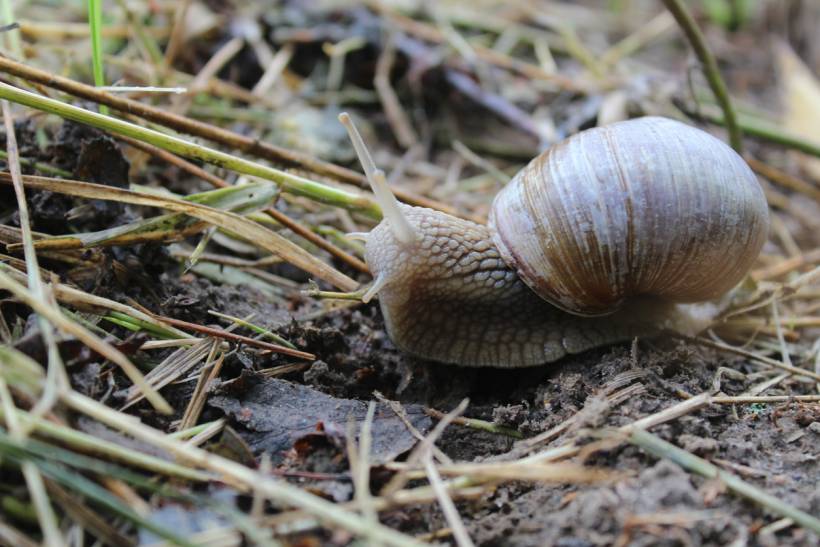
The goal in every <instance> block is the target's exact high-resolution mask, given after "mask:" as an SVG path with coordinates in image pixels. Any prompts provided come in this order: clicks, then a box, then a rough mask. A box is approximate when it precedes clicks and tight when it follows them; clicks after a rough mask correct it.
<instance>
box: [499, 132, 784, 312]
mask: <svg viewBox="0 0 820 547" xmlns="http://www.w3.org/2000/svg"><path fill="white" fill-rule="evenodd" d="M768 224H769V221H768V206H767V204H766V199H765V197H764V195H763V191H762V189H761V188H760V185H759V184H758V182H757V179H756V178H755V176H754V174H753V173H752V171H751V170H750V169H749V167H748V166H747V165H746V163H745V162H744V161H743V159H742V158H741V157H740V156H738V155H737V154H736V153H735V152H734V151H733V150H732V149H731V148H729V147H728V146H727V145H726V144H725V143H723V142H722V141H720V140H718V139H716V138H715V137H713V136H711V135H709V134H708V133H706V132H704V131H701V130H699V129H696V128H694V127H690V126H688V125H685V124H683V123H680V122H676V121H674V120H669V119H666V118H657V117H648V118H638V119H634V120H629V121H625V122H619V123H615V124H611V125H608V126H603V127H596V128H594V129H590V130H587V131H583V132H581V133H578V134H577V135H574V136H572V137H570V138H569V139H567V140H565V141H563V142H561V143H559V144H557V145H555V146H553V147H552V148H550V149H549V150H547V151H546V152H544V153H543V154H541V155H540V156H538V157H537V158H535V159H534V160H533V161H532V162H530V164H529V165H527V166H526V167H525V168H524V169H522V170H521V171H520V172H519V173H518V174H517V175H516V176H515V177H514V178H513V180H512V181H511V182H510V183H509V184H508V185H507V186H506V187H505V188H504V189H503V190H502V191H501V192H500V193H499V194H498V195H497V196H496V199H495V201H494V203H493V207H492V212H491V215H490V219H489V226H490V230H491V232H492V234H493V238H494V241H495V243H496V245H497V246H498V248H499V249H500V251H501V253H502V255H503V256H504V259H505V261H506V262H507V263H508V264H510V265H512V266H514V267H515V269H516V270H517V272H518V274H519V275H520V276H521V277H522V279H523V280H524V281H525V282H526V283H527V285H529V286H530V287H531V288H532V289H533V290H534V291H535V292H536V293H538V294H539V295H540V296H541V297H542V298H544V299H546V300H548V301H550V302H551V303H553V304H555V305H556V306H558V307H560V308H561V309H564V310H567V311H570V312H573V313H576V314H579V315H588V316H593V315H603V314H607V313H611V312H612V311H614V310H616V309H618V308H619V307H620V306H621V305H622V304H623V303H624V302H625V301H627V300H628V299H631V298H633V297H634V296H638V295H654V296H658V297H661V298H664V299H668V300H671V301H675V302H701V301H706V300H710V299H714V298H717V297H719V296H720V295H722V294H724V293H725V292H726V291H728V290H729V289H731V288H732V287H734V286H735V285H736V284H737V283H738V282H739V281H740V280H741V279H742V278H743V276H744V275H745V274H746V272H747V271H748V270H749V268H750V267H751V265H752V263H753V262H754V260H755V258H756V257H757V255H758V253H759V252H760V249H761V247H762V246H763V243H764V242H765V240H766V234H767V231H768Z"/></svg>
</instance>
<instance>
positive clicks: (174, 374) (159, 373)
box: [122, 338, 219, 410]
mask: <svg viewBox="0 0 820 547" xmlns="http://www.w3.org/2000/svg"><path fill="white" fill-rule="evenodd" d="M218 343H219V342H217V341H216V340H212V339H210V338H205V339H204V340H200V341H199V342H197V343H195V344H194V345H192V346H191V347H189V348H180V349H178V350H177V351H175V352H174V353H172V354H171V355H169V356H168V357H167V358H166V359H165V360H164V361H162V363H160V364H159V365H157V366H156V367H154V368H153V369H151V372H149V373H148V374H146V375H145V381H146V382H148V384H149V385H150V386H151V387H152V388H154V389H156V390H160V389H162V388H164V387H165V386H167V385H168V384H170V383H171V382H173V381H175V380H177V379H179V378H180V377H181V376H182V375H183V374H185V373H186V372H188V371H189V370H191V369H192V368H194V367H195V366H196V365H197V364H198V363H199V362H200V361H202V359H204V358H205V357H207V356H208V354H209V353H211V352H213V351H215V348H216V346H217V345H218ZM143 397H144V395H143V394H142V393H141V392H140V391H139V390H137V389H134V387H132V388H131V389H130V390H129V393H128V398H127V401H126V404H125V406H124V407H123V408H122V410H125V409H127V408H128V407H130V406H133V405H134V404H136V403H137V402H139V401H141V400H142V398H143Z"/></svg>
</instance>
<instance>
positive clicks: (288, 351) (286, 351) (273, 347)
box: [153, 314, 316, 361]
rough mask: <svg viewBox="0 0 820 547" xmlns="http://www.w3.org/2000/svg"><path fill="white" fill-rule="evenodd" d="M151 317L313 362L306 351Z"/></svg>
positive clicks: (174, 320) (177, 321)
mask: <svg viewBox="0 0 820 547" xmlns="http://www.w3.org/2000/svg"><path fill="white" fill-rule="evenodd" d="M153 317H154V318H155V319H156V320H157V321H161V322H163V323H168V324H169V325H173V326H175V327H181V328H184V329H190V330H192V331H196V332H200V333H202V334H205V335H208V336H213V337H214V338H224V339H225V340H232V341H234V342H240V343H242V344H246V345H248V346H254V347H257V348H262V349H266V350H268V351H272V352H274V353H281V354H282V355H289V356H291V357H298V358H300V359H305V360H308V361H315V360H316V356H315V355H313V354H312V353H308V352H306V351H299V350H295V349H291V348H288V347H285V346H280V345H278V344H270V343H268V342H263V341H262V340H256V339H255V338H248V337H247V336H242V335H241V334H234V333H232V332H228V331H226V330H222V329H215V328H211V327H206V326H205V325H197V324H196V323H189V322H188V321H183V320H181V319H173V318H171V317H165V316H163V315H157V314H153Z"/></svg>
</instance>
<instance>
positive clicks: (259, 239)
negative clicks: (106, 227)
mask: <svg viewBox="0 0 820 547" xmlns="http://www.w3.org/2000/svg"><path fill="white" fill-rule="evenodd" d="M9 181H10V177H9V175H7V174H3V173H0V182H6V183H8V182H9ZM23 181H24V182H25V184H26V186H28V187H30V188H35V189H38V190H48V191H51V192H56V193H59V194H67V195H72V196H77V197H83V198H87V199H102V200H108V201H118V202H121V203H130V204H133V205H145V206H149V207H159V208H162V209H168V210H171V211H176V212H178V213H185V214H186V215H190V216H192V217H195V218H198V219H200V220H204V221H205V222H208V223H210V224H212V225H214V226H218V227H220V228H223V229H225V230H229V231H231V232H233V233H234V234H236V235H237V236H239V237H241V238H242V239H245V240H247V241H248V242H250V243H253V244H254V245H257V246H259V247H261V248H262V249H265V250H266V251H269V252H271V253H273V254H275V255H277V256H280V257H282V258H283V259H284V260H286V261H287V262H289V263H291V264H293V265H294V266H296V267H298V268H301V269H302V270H304V271H306V272H308V273H310V274H311V275H314V276H316V277H317V278H319V279H322V280H323V281H327V282H328V283H330V284H332V285H334V286H335V287H338V288H339V289H342V290H345V291H352V290H353V289H355V288H356V287H357V286H358V283H357V282H356V281H354V280H353V279H351V278H349V277H347V276H346V275H344V274H343V273H341V272H339V271H338V270H336V269H334V268H332V267H331V266H329V265H327V264H325V263H324V262H322V261H321V260H319V259H317V258H316V257H314V256H313V255H311V254H310V253H308V252H307V251H305V250H304V249H302V248H301V247H298V246H297V245H295V244H293V243H291V242H290V241H288V240H287V239H285V238H283V237H282V236H280V235H279V234H277V233H275V232H272V231H270V230H268V229H267V228H265V227H263V226H261V225H259V224H257V223H256V222H253V221H252V220H248V219H247V218H244V217H242V216H240V215H237V214H235V213H230V212H228V211H220V210H219V209H213V208H211V207H207V206H205V205H200V204H198V203H191V202H188V201H185V200H181V199H174V198H170V197H165V196H152V195H147V194H141V193H138V192H132V191H130V190H124V189H122V188H114V187H111V186H104V185H102V184H93V183H89V182H81V181H76V180H65V179H53V178H49V177H34V176H26V177H23Z"/></svg>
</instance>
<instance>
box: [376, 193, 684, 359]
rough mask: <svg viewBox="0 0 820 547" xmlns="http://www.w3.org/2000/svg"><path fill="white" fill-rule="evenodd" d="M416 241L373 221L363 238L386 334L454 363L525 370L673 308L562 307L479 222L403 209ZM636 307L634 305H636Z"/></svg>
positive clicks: (656, 322)
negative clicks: (504, 254) (592, 313)
mask: <svg viewBox="0 0 820 547" xmlns="http://www.w3.org/2000/svg"><path fill="white" fill-rule="evenodd" d="M402 212H403V213H404V216H405V217H406V218H407V220H408V222H409V223H410V225H411V226H412V227H413V229H414V230H415V231H416V234H417V237H416V240H415V241H413V242H412V243H409V244H404V243H400V242H398V241H397V240H396V239H395V237H394V236H393V234H392V232H391V230H390V229H389V227H388V226H387V225H386V224H385V223H382V224H380V225H379V226H377V227H376V228H375V229H374V230H373V231H372V232H371V233H370V234H369V236H368V238H367V247H366V259H367V263H368V265H369V266H370V268H371V270H372V271H373V273H374V275H375V276H376V279H377V283H378V285H379V287H380V288H379V291H378V294H379V303H380V306H381V309H382V313H383V315H384V318H385V322H386V324H387V330H388V333H389V334H390V337H391V339H392V340H393V342H394V343H395V344H396V346H398V348H399V349H401V350H403V351H405V352H407V353H410V354H413V355H415V356H418V357H421V358H424V359H431V360H435V361H441V362H445V363H454V364H458V365H463V366H488V367H510V368H513V367H526V366H535V365H539V364H544V363H549V362H553V361H556V360H558V359H560V358H562V357H564V356H565V355H567V354H570V353H579V352H582V351H585V350H587V349H591V348H594V347H597V346H602V345H606V344H611V343H614V342H618V341H622V340H628V339H630V338H632V337H634V336H643V335H648V334H652V333H654V332H657V331H658V330H659V328H662V327H665V326H669V321H667V320H666V318H668V317H672V316H675V315H676V313H677V312H675V311H674V310H676V309H677V308H676V307H675V306H672V305H667V304H660V303H657V302H652V303H648V302H644V303H640V308H639V311H640V313H635V309H632V308H631V309H630V310H625V311H624V312H620V313H617V314H615V315H612V316H607V317H597V318H584V317H578V316H575V315H571V314H569V313H566V312H564V311H562V310H559V309H558V308H556V307H554V306H552V305H550V304H548V303H547V302H545V301H544V300H542V299H541V298H539V297H538V296H537V295H536V294H535V293H533V292H532V290H531V289H530V288H529V287H527V286H526V285H525V284H524V283H523V281H521V279H520V278H519V277H518V275H517V274H516V273H515V272H514V271H513V270H512V269H510V268H509V267H508V266H507V265H506V264H505V263H504V261H503V260H502V258H501V255H500V253H499V251H498V249H497V248H496V247H495V245H494V244H493V243H492V239H491V237H490V233H489V230H488V229H487V227H486V226H482V225H480V224H476V223H474V222H470V221H467V220H462V219H458V218H455V217H452V216H449V215H446V214H443V213H440V212H438V211H433V210H430V209H423V208H419V207H409V206H405V205H402ZM636 305H637V304H636Z"/></svg>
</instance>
